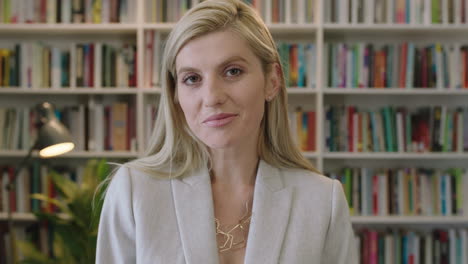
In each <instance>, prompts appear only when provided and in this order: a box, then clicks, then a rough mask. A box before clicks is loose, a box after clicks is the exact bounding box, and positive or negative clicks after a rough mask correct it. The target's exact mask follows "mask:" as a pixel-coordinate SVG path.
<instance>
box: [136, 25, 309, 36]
mask: <svg viewBox="0 0 468 264" xmlns="http://www.w3.org/2000/svg"><path fill="white" fill-rule="evenodd" d="M174 25H175V24H174V23H146V24H144V25H143V29H145V30H158V31H160V32H162V33H169V32H170V31H171V30H172V28H173V27H174ZM267 26H268V28H269V29H270V32H271V34H307V33H310V34H312V33H315V32H316V31H317V29H318V26H317V24H312V23H311V24H268V25H267Z"/></svg>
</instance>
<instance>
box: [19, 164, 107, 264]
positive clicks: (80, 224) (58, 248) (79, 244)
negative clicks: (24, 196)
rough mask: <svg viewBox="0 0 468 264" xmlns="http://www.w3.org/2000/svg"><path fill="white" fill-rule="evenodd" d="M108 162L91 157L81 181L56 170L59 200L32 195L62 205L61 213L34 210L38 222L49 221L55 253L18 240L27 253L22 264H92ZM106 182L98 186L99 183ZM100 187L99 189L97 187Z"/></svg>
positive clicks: (21, 250)
mask: <svg viewBox="0 0 468 264" xmlns="http://www.w3.org/2000/svg"><path fill="white" fill-rule="evenodd" d="M109 172H110V170H109V165H108V164H107V162H106V161H105V160H90V161H88V163H87V164H86V167H85V170H84V175H83V177H82V182H81V183H75V182H73V181H71V180H69V179H67V178H65V177H63V176H62V175H60V174H59V173H57V172H51V173H50V174H49V175H48V177H51V180H52V183H53V184H54V186H55V188H56V190H57V192H58V194H59V196H60V199H53V198H50V197H48V196H46V195H44V194H33V195H32V196H31V197H32V198H33V199H38V200H41V201H43V202H45V203H50V204H53V205H55V206H57V207H58V208H59V212H58V213H46V212H35V213H34V214H35V215H36V217H37V218H38V219H39V221H46V222H47V223H48V225H50V226H52V227H53V228H52V229H51V230H50V232H51V233H52V239H53V242H52V248H51V250H52V255H53V256H54V257H53V258H50V257H49V256H48V255H46V254H44V253H42V252H41V251H40V250H39V249H37V248H36V246H35V245H34V244H33V243H31V242H26V241H18V242H17V245H18V248H19V250H20V252H21V254H22V255H23V256H24V258H23V260H21V261H20V263H22V264H36V263H37V264H39V263H42V264H45V263H47V264H59V263H60V264H62V263H67V264H79V263H80V264H81V263H83V264H89V263H94V262H95V256H96V240H97V232H98V225H99V216H100V213H101V208H102V201H103V199H102V198H103V195H104V191H105V189H106V186H105V185H106V182H105V181H104V180H105V179H106V177H107V175H109ZM101 183H102V184H103V185H101V186H99V185H100V184H101ZM98 186H99V188H98Z"/></svg>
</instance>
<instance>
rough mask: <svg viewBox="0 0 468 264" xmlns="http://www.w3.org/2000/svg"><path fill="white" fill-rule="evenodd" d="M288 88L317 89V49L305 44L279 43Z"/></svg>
mask: <svg viewBox="0 0 468 264" xmlns="http://www.w3.org/2000/svg"><path fill="white" fill-rule="evenodd" d="M277 47H278V52H279V55H280V58H281V62H282V65H283V72H284V77H285V82H286V86H288V87H307V88H315V87H316V83H317V80H316V78H315V76H316V68H315V65H316V61H317V47H316V46H315V45H313V44H303V43H284V42H279V43H277Z"/></svg>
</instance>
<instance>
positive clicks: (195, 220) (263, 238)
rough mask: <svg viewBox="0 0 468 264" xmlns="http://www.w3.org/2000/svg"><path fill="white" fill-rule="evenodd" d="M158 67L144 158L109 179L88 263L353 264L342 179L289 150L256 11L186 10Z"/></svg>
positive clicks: (215, 6) (279, 84)
mask: <svg viewBox="0 0 468 264" xmlns="http://www.w3.org/2000/svg"><path fill="white" fill-rule="evenodd" d="M162 73H163V74H162V76H163V84H162V89H163V91H162V94H161V102H160V109H159V112H158V117H157V120H156V125H155V129H154V132H153V135H152V141H151V143H150V145H149V146H148V152H147V155H146V156H145V157H144V158H141V159H138V160H135V161H132V162H130V163H127V164H125V165H124V166H122V167H121V168H120V169H119V170H118V171H117V173H116V174H115V175H114V177H113V179H112V181H111V184H110V185H109V188H108V191H107V195H106V198H105V202H104V206H103V210H102V215H101V222H100V227H99V236H98V247H97V263H194V264H201V263H203V264H208V263H249V264H259V263H261V264H266V263H330V264H331V263H333V264H337V263H357V259H356V254H355V253H356V252H355V251H356V250H355V245H354V237H353V231H352V228H351V224H350V220H349V211H348V210H349V209H348V205H347V203H346V200H345V198H344V194H343V190H342V187H341V184H340V183H339V182H338V181H336V180H331V179H329V178H326V177H324V176H321V175H319V174H318V172H317V171H316V170H315V169H314V168H313V167H312V165H310V163H309V162H308V161H307V160H306V159H305V158H303V156H302V155H301V153H300V150H299V149H298V148H297V147H296V146H295V144H294V142H293V140H292V138H291V135H290V133H289V130H288V119H287V100H286V89H285V83H284V78H283V72H282V68H281V65H280V62H279V56H278V53H277V50H276V47H275V43H274V41H273V39H272V37H271V35H270V33H269V31H268V29H267V28H266V27H265V25H264V23H263V22H262V21H261V19H260V18H259V17H258V15H257V14H256V12H255V11H254V10H253V9H251V8H250V7H249V6H247V5H246V4H243V3H242V2H240V1H236V0H222V1H220V0H215V1H205V2H202V3H201V4H199V5H197V6H195V7H194V8H193V9H191V10H190V11H189V12H188V13H187V14H186V15H185V16H184V17H183V18H182V19H181V20H180V21H179V22H178V23H177V25H176V26H175V27H174V29H173V30H172V32H171V34H170V35H169V38H168V40H167V43H166V47H165V51H164V59H163V66H162Z"/></svg>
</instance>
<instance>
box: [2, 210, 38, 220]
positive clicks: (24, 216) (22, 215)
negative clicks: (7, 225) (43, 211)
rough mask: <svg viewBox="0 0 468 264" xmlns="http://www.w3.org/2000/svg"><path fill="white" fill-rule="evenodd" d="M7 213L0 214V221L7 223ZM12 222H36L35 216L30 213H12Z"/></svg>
mask: <svg viewBox="0 0 468 264" xmlns="http://www.w3.org/2000/svg"><path fill="white" fill-rule="evenodd" d="M7 220H8V213H6V212H1V213H0V221H7ZM13 220H14V221H19V222H34V221H36V220H37V219H36V216H35V215H34V214H32V213H13Z"/></svg>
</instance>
